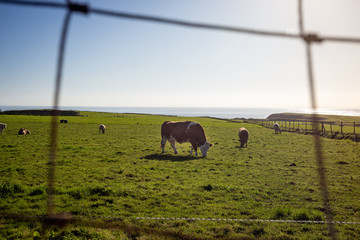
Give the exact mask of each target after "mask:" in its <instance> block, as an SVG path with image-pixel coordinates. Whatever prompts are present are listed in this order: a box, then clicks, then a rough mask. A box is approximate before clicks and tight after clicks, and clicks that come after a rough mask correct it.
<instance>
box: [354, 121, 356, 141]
mask: <svg viewBox="0 0 360 240" xmlns="http://www.w3.org/2000/svg"><path fill="white" fill-rule="evenodd" d="M355 126H356V124H355V122H354V142H356V131H355Z"/></svg>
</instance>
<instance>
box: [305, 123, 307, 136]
mask: <svg viewBox="0 0 360 240" xmlns="http://www.w3.org/2000/svg"><path fill="white" fill-rule="evenodd" d="M305 134H307V122H306V123H305Z"/></svg>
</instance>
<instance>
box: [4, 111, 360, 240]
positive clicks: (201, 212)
mask: <svg viewBox="0 0 360 240" xmlns="http://www.w3.org/2000/svg"><path fill="white" fill-rule="evenodd" d="M80 115H81V116H66V117H61V118H64V119H67V120H68V123H67V124H59V137H58V151H57V158H56V172H55V176H56V183H55V187H56V198H55V204H56V205H55V207H56V209H55V210H56V212H59V213H71V214H72V215H74V216H76V217H78V218H77V220H76V221H74V222H73V223H72V224H71V225H68V226H66V227H64V228H57V227H54V228H51V229H50V230H48V231H47V232H46V233H43V232H42V231H41V222H39V221H38V220H37V218H32V219H31V220H30V221H29V219H25V220H24V219H20V218H14V219H12V218H7V217H2V218H0V238H5V239H37V238H41V237H44V238H46V239H329V237H328V235H327V226H326V225H324V224H316V223H286V222H280V223H276V222H252V221H244V222H236V221H191V220H145V219H143V220H137V219H133V218H134V217H159V218H218V219H249V220H257V219H272V220H310V221H311V220H312V221H325V220H326V219H325V214H324V208H323V204H322V200H321V194H320V185H319V179H318V174H317V166H316V159H315V154H314V153H315V149H314V139H313V137H312V136H310V135H301V134H296V133H287V132H283V133H282V134H274V131H273V130H272V129H267V128H264V127H262V126H259V125H255V124H249V123H239V122H230V121H226V120H218V119H210V118H181V117H170V116H151V115H135V114H115V113H95V112H81V113H80ZM165 120H173V121H178V120H193V121H196V122H198V123H200V124H201V125H202V126H203V127H204V130H205V134H206V136H207V139H208V141H209V142H211V143H213V144H214V146H213V147H211V148H210V150H209V152H208V156H207V157H205V158H202V157H190V156H189V151H190V144H189V143H184V144H177V149H178V151H179V154H178V155H175V154H174V152H173V150H172V148H171V146H170V144H169V143H167V144H166V147H165V153H164V154H161V148H160V140H161V137H160V127H161V124H162V122H164V121H165ZM50 121H51V118H50V117H49V116H24V115H0V122H3V123H7V128H6V129H5V130H4V132H3V134H1V135H0V148H1V150H0V214H1V215H2V216H5V215H11V214H19V215H23V216H41V215H44V214H46V204H47V177H48V175H47V174H48V164H47V163H48V161H49V157H48V156H49V142H50V132H49V130H50ZM100 124H105V125H106V133H105V134H99V125H100ZM22 127H23V128H26V129H29V130H30V131H31V134H30V135H21V136H20V135H17V132H18V130H19V129H20V128H22ZM240 127H246V128H247V129H248V130H249V132H250V137H249V141H248V147H247V148H240V143H239V141H238V129H239V128H240ZM321 141H322V145H323V152H324V158H325V164H326V174H327V177H328V185H329V192H330V200H331V202H330V204H331V207H332V210H333V213H334V219H335V220H336V221H346V222H360V202H359V197H360V162H359V160H360V147H359V143H354V142H352V141H350V140H334V139H325V138H323V139H321ZM115 218H118V219H115ZM336 229H337V233H338V238H339V239H359V238H360V225H359V224H336Z"/></svg>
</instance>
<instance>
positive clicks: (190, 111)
mask: <svg viewBox="0 0 360 240" xmlns="http://www.w3.org/2000/svg"><path fill="white" fill-rule="evenodd" d="M51 108H52V107H51V106H0V111H7V110H35V109H51ZM59 109H60V110H74V111H92V112H112V113H140V114H153V115H168V116H180V117H213V118H222V119H234V118H246V119H250V118H254V119H258V118H260V119H264V118H267V117H268V116H269V115H271V114H273V113H307V114H308V113H314V112H315V113H317V114H326V115H343V116H360V109H318V110H316V111H313V110H312V109H306V108H303V109H300V108H299V109H294V108H211V107H206V108H200V107H84V106H81V107H77V106H61V107H59Z"/></svg>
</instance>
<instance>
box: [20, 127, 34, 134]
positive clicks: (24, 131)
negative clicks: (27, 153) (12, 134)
mask: <svg viewBox="0 0 360 240" xmlns="http://www.w3.org/2000/svg"><path fill="white" fill-rule="evenodd" d="M18 134H19V135H26V134H31V132H30V131H29V130H28V129H25V128H20V130H19V132H18Z"/></svg>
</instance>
